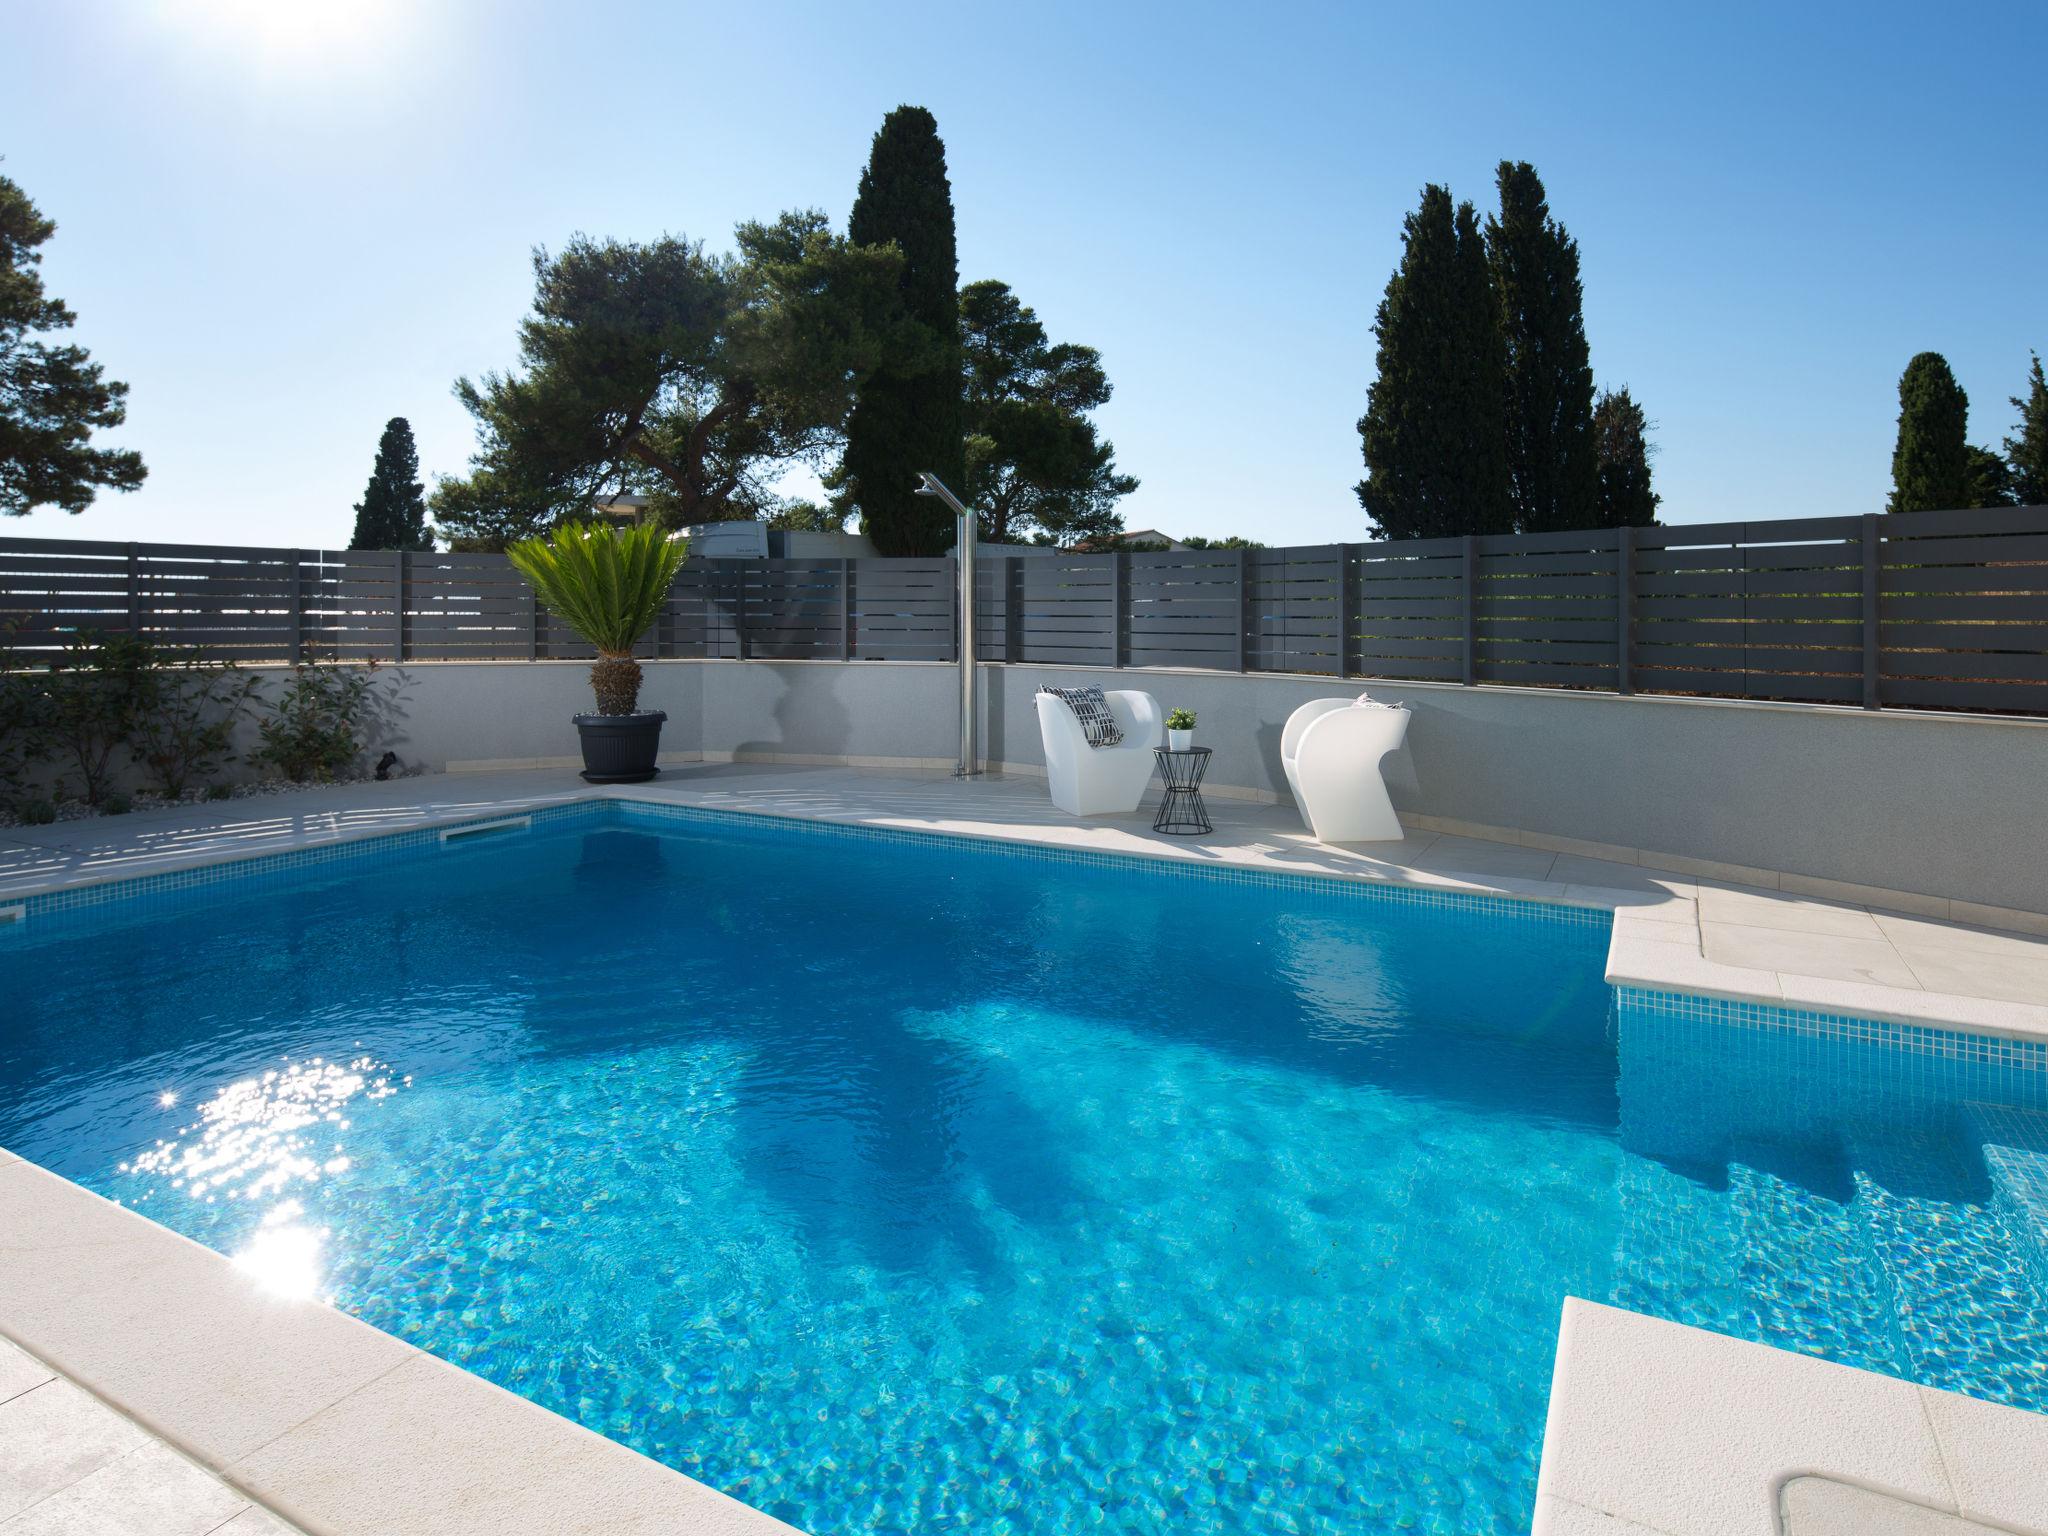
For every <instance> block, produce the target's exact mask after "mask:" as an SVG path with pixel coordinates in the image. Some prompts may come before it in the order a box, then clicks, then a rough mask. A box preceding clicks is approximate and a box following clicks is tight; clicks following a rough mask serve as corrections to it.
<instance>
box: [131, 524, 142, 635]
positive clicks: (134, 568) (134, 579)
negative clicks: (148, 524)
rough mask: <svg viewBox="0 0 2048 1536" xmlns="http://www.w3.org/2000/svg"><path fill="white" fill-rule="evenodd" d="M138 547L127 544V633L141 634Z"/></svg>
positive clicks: (139, 559)
mask: <svg viewBox="0 0 2048 1536" xmlns="http://www.w3.org/2000/svg"><path fill="white" fill-rule="evenodd" d="M141 554H142V552H141V549H140V547H139V546H138V545H137V544H136V543H135V542H134V541H133V540H132V539H131V540H130V541H129V543H128V633H129V634H131V635H135V634H140V633H141V632H142V558H141Z"/></svg>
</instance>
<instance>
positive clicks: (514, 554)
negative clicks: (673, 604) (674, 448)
mask: <svg viewBox="0 0 2048 1536" xmlns="http://www.w3.org/2000/svg"><path fill="white" fill-rule="evenodd" d="M688 552H689V548H688V545H687V544H686V543H684V542H683V541H682V540H680V539H671V538H670V537H669V536H668V531H667V530H666V529H664V528H662V527H661V526H660V525H658V524H655V523H641V524H638V525H637V526H635V527H632V528H601V527H598V526H597V525H595V524H592V523H569V524H565V525H564V526H562V527H560V528H557V529H556V530H555V531H554V532H553V533H552V534H551V535H550V536H548V537H547V538H545V539H525V540H522V541H521V542H520V543H517V544H514V545H513V546H512V547H511V548H510V549H508V550H507V551H506V552H505V553H506V556H507V558H509V559H510V560H511V562H512V564H513V567H514V568H515V569H516V570H517V571H518V572H519V574H520V575H522V576H524V577H525V578H526V579H527V581H528V582H530V583H531V584H532V586H533V591H534V595H535V596H536V597H538V598H539V599H540V601H541V602H542V603H544V604H545V605H546V606H547V608H548V610H549V611H550V612H551V613H554V614H557V615H559V616H560V617H561V618H562V619H563V620H564V621H565V622H566V623H567V624H568V625H569V627H570V628H571V629H573V630H575V631H576V633H577V634H579V635H581V636H582V637H583V638H584V639H585V640H587V641H589V642H590V643H591V644H592V645H594V646H596V647H597V661H596V662H595V663H594V664H593V665H592V666H591V669H590V686H591V688H592V689H593V690H594V691H595V692H596V694H597V713H596V714H593V715H577V716H575V717H574V719H575V721H576V732H577V734H578V735H579V736H580V737H582V739H583V777H584V778H586V779H588V780H589V781H590V782H591V783H593V784H638V783H641V782H643V781H644V780H647V779H651V778H653V777H654V774H655V759H656V757H657V755H658V754H659V753H660V751H661V725H662V722H663V721H664V720H666V719H668V716H667V715H666V714H664V713H663V712H662V711H660V710H658V709H653V710H643V709H641V708H640V663H639V662H637V661H635V660H634V659H633V642H634V641H635V640H637V639H638V638H639V637H640V636H641V635H642V634H644V633H645V632H646V630H647V628H648V626H649V625H651V624H652V623H653V622H654V620H655V617H656V616H657V615H658V614H659V613H660V612H661V605H662V604H663V603H664V602H666V601H667V600H668V589H669V588H670V587H671V586H672V585H674V583H675V579H676V572H677V571H678V570H679V569H681V567H682V563H683V558H684V556H685V555H686V554H688Z"/></svg>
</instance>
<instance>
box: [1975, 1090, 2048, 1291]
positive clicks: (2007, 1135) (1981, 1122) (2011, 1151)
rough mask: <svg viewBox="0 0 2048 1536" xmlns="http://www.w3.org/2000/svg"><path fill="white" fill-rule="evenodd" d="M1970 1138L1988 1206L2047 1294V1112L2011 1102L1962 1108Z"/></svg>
mask: <svg viewBox="0 0 2048 1536" xmlns="http://www.w3.org/2000/svg"><path fill="white" fill-rule="evenodd" d="M1964 1112H1965V1114H1966V1115H1967V1116H1968V1117H1969V1123H1970V1129H1971V1135H1972V1139H1973V1140H1975V1141H1976V1142H1978V1143H1979V1144H1980V1145H1981V1146H1982V1147H1983V1149H1984V1169H1985V1172H1987V1173H1988V1174H1990V1176H1991V1188H1992V1206H1993V1208H1994V1209H1995V1210H1996V1211H1997V1213H1998V1215H1999V1218H2000V1220H2001V1221H2003V1223H2004V1224H2005V1228H2006V1230H2007V1231H2008V1232H2010V1233H2011V1234H2012V1235H2013V1240H2014V1242H2015V1243H2016V1245H2017V1246H2018V1247H2019V1248H2020V1250H2021V1253H2022V1256H2023V1257H2024V1258H2025V1260H2026V1262H2027V1264H2028V1266H2029V1267H2030V1268H2031V1269H2032V1271H2033V1275H2034V1283H2035V1284H2036V1285H2037V1286H2039V1287H2040V1288H2041V1289H2042V1290H2043V1291H2044V1292H2048V1114H2042V1113H2041V1112H2039V1111H2038V1110H2031V1109H2015V1108H2014V1107H2013V1106H2011V1105H2009V1104H1971V1105H1968V1106H1967V1107H1966V1108H1965V1111H1964Z"/></svg>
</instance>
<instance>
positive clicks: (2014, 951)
mask: <svg viewBox="0 0 2048 1536" xmlns="http://www.w3.org/2000/svg"><path fill="white" fill-rule="evenodd" d="M1870 915H1871V917H1872V918H1873V919H1875V921H1876V923H1877V926H1878V929H1879V931H1880V932H1882V933H1883V934H1884V936H1885V937H1886V938H1888V939H1890V940H1891V941H1892V945H1893V947H1894V948H1896V949H1899V950H1901V951H1903V950H1905V949H1907V948H1916V949H1933V950H1956V951H1963V952H1969V953H1975V954H1986V955H2021V956H2027V955H2032V956H2036V957H2039V958H2043V959H2048V938H2043V937H2040V936H2038V935H2035V934H2027V933H2012V932H2009V931H2006V930H2002V929H1998V928H1979V927H1975V926H1972V925H1971V924H1968V923H1958V922H1952V921H1942V920H1940V919H1938V918H1930V917H1912V916H1908V915H1906V914H1904V913H1900V912H1875V911H1874V912H1872V913H1871V914H1870Z"/></svg>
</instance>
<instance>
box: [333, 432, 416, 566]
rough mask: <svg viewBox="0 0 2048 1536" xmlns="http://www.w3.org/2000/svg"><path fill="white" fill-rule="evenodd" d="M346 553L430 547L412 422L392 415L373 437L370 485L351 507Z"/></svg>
mask: <svg viewBox="0 0 2048 1536" xmlns="http://www.w3.org/2000/svg"><path fill="white" fill-rule="evenodd" d="M348 547H349V548H350V549H432V548H433V547H434V536H433V535H432V534H431V533H429V532H428V531H427V498H426V491H425V488H424V487H423V486H422V485H421V484H420V455H419V449H417V448H416V447H414V446H413V440H412V423H411V422H409V421H407V420H406V419H405V418H404V417H403V416H394V417H392V418H391V419H390V420H389V421H387V422H385V423H384V435H383V436H382V437H380V438H378V439H377V461H376V463H375V464H374V465H373V466H372V467H371V469H370V483H369V485H368V486H366V487H365V488H364V490H363V499H362V500H361V501H359V502H357V503H356V531H355V537H354V538H352V539H350V540H349V545H348Z"/></svg>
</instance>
